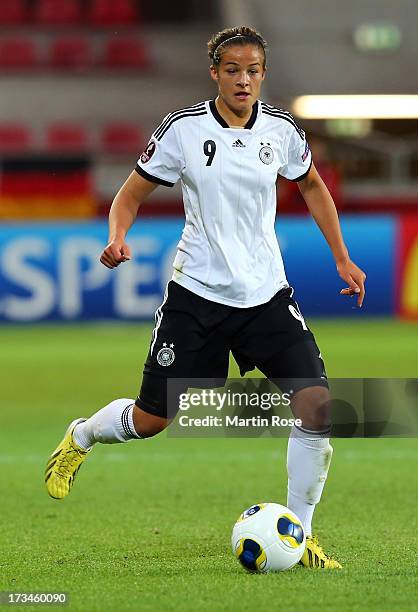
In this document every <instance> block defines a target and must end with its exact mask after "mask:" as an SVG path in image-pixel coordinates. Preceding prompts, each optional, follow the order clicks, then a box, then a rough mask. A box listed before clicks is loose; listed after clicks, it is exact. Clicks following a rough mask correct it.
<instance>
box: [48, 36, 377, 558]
mask: <svg viewBox="0 0 418 612" xmlns="http://www.w3.org/2000/svg"><path fill="white" fill-rule="evenodd" d="M208 49H209V57H210V60H211V66H210V75H211V77H212V79H213V80H214V81H215V82H216V84H217V86H218V95H217V97H216V99H215V100H212V101H206V102H201V103H199V104H195V105H194V106H191V107H188V108H183V109H181V110H178V111H175V112H173V113H171V114H169V115H167V116H166V117H165V119H164V120H163V122H162V123H161V124H160V125H159V126H158V127H157V129H156V130H155V132H154V133H153V135H152V137H151V140H150V142H149V144H148V146H147V148H146V150H145V151H144V153H143V154H142V155H141V157H140V159H139V160H138V163H137V167H136V170H135V171H134V172H132V174H131V175H130V176H129V178H128V179H127V181H126V182H125V183H124V185H123V186H122V187H121V189H120V190H119V192H118V194H117V195H116V197H115V199H114V201H113V204H112V207H111V211H110V214H109V244H108V245H107V246H106V248H105V249H104V250H103V253H102V255H101V258H100V260H101V262H102V263H103V264H104V265H105V266H107V267H108V268H116V267H117V266H118V265H119V264H121V263H122V262H126V261H127V260H129V259H130V258H131V252H130V249H129V246H128V245H127V243H126V235H127V232H128V230H129V228H130V227H131V225H132V224H133V223H134V221H135V218H136V215H137V212H138V208H139V206H140V204H141V202H143V201H144V199H145V198H146V197H147V196H148V195H149V194H150V193H151V192H152V191H153V190H154V189H155V188H156V187H157V186H158V185H169V186H172V185H174V183H176V181H178V180H179V179H180V180H181V184H182V189H183V199H184V206H185V213H186V223H185V227H184V230H183V234H182V237H181V240H180V242H179V244H178V251H177V255H176V257H175V260H174V264H173V267H174V273H173V277H172V280H171V281H170V282H169V283H168V285H167V288H166V291H165V295H164V300H163V303H162V304H161V306H160V307H159V308H158V310H157V311H156V313H155V327H154V330H153V332H152V337H151V342H150V348H149V353H148V357H147V360H146V363H145V367H144V375H143V380H142V386H141V389H140V392H139V395H138V397H137V399H136V400H134V399H127V398H122V399H117V400H114V401H112V402H111V403H110V404H108V405H107V406H105V407H104V408H102V409H101V410H99V411H98V412H96V414H94V415H93V416H91V417H90V418H88V419H84V418H83V419H81V418H79V419H76V420H75V421H73V422H72V423H71V424H70V426H69V428H68V429H67V432H66V434H65V437H64V439H63V440H62V442H61V443H60V444H59V446H58V447H57V449H56V450H55V451H54V453H53V454H52V455H51V457H50V459H49V462H48V465H47V469H46V476H45V479H46V485H47V489H48V492H49V494H50V495H51V496H52V497H54V498H56V499H61V498H63V497H65V496H66V495H67V494H68V493H69V491H70V489H71V487H72V484H73V481H74V477H75V475H76V473H77V471H78V469H79V468H80V466H81V464H82V462H83V461H84V459H85V458H86V456H87V454H88V453H89V452H90V450H91V449H92V447H93V445H94V444H95V443H96V442H101V443H104V444H112V443H115V442H126V441H127V440H130V439H141V438H146V437H150V436H154V435H156V434H158V433H159V432H161V431H162V430H163V429H165V428H166V427H167V425H168V424H169V422H170V420H171V418H172V417H173V416H174V415H173V414H171V413H168V412H167V380H168V379H169V378H171V379H173V378H179V379H180V378H182V379H185V378H187V379H189V380H192V379H193V378H209V379H216V380H223V381H224V380H225V379H226V378H227V374H228V357H229V352H230V351H232V352H233V354H234V357H235V359H236V360H237V362H238V364H239V366H240V370H241V374H243V373H245V371H248V370H250V369H253V368H254V367H258V368H259V369H260V370H261V371H262V372H263V373H264V374H265V376H266V377H268V378H269V379H271V380H276V379H282V381H281V386H282V390H283V387H284V388H285V389H292V390H293V395H292V398H293V399H292V410H293V413H294V415H295V417H297V418H298V419H301V421H302V425H301V426H300V427H293V429H292V431H291V435H290V438H289V445H288V453H287V467H288V476H289V481H288V500H287V505H288V506H289V508H290V509H291V510H293V511H294V512H295V513H296V514H297V515H298V516H299V517H300V519H301V520H302V522H303V525H304V527H305V531H306V534H307V536H308V537H307V547H306V551H305V553H304V555H303V557H302V564H303V565H305V566H306V567H320V568H339V567H341V566H340V564H339V563H338V562H337V561H335V560H333V559H331V558H330V557H328V556H327V555H326V554H325V553H324V551H323V549H322V547H321V546H320V545H319V543H318V540H317V538H316V537H314V536H312V528H311V522H312V516H313V512H314V509H315V505H316V504H317V503H318V502H319V500H320V497H321V493H322V490H323V488H324V484H325V480H326V477H327V473H328V468H329V464H330V461H331V455H332V447H331V445H330V442H329V435H330V414H329V391H328V384H327V379H326V374H325V370H324V364H323V361H322V358H321V354H320V352H319V349H318V347H317V345H316V343H315V340H314V336H313V334H312V332H311V331H310V330H309V328H308V326H307V325H306V323H305V320H304V318H303V316H302V314H301V312H300V310H299V307H298V305H297V303H296V302H295V301H294V299H293V289H292V288H291V287H290V286H289V284H288V282H287V279H286V276H285V272H284V268H283V262H282V258H281V254H280V249H279V245H278V242H277V239H276V234H275V229H274V221H275V214H276V180H277V175H278V174H280V175H281V176H283V177H285V178H287V179H289V180H291V181H297V182H298V186H299V189H300V191H301V193H302V195H303V197H304V199H305V201H306V204H307V206H308V208H309V211H310V213H311V214H312V216H313V218H314V219H315V221H316V223H317V224H318V226H319V227H320V229H321V231H322V232H323V234H324V236H325V238H326V240H327V242H328V244H329V246H330V249H331V251H332V253H333V256H334V258H335V262H336V267H337V271H338V273H339V275H340V277H341V278H342V279H343V280H344V281H345V282H346V283H347V284H348V287H347V288H345V289H342V291H341V293H342V294H344V295H354V294H358V299H357V303H358V306H361V305H362V302H363V298H364V293H365V290H364V281H365V278H366V277H365V274H364V273H363V272H362V270H360V268H358V267H357V266H356V265H355V264H354V263H353V262H352V261H351V259H350V257H349V254H348V251H347V248H346V246H345V244H344V241H343V238H342V235H341V230H340V225H339V221H338V216H337V213H336V210H335V206H334V203H333V200H332V198H331V196H330V194H329V192H328V190H327V188H326V186H325V185H324V183H323V181H322V180H321V178H320V176H319V175H318V172H317V171H316V169H315V166H314V165H313V163H312V159H311V152H310V150H309V146H308V143H307V141H306V138H305V133H304V132H303V130H302V129H300V128H299V127H298V126H297V124H296V123H295V121H294V119H293V117H292V115H291V114H290V113H288V112H287V111H284V110H281V109H277V108H275V107H273V106H271V105H269V104H265V103H264V102H262V101H261V100H259V95H260V89H261V85H262V82H263V80H264V78H265V75H266V42H265V41H264V39H263V38H262V37H261V35H260V34H259V33H257V32H256V31H255V30H253V29H251V28H249V27H236V28H230V29H227V30H223V31H222V32H218V33H217V34H215V35H214V36H213V37H212V38H211V40H210V41H209V43H208ZM190 386H193V385H192V384H191V385H190Z"/></svg>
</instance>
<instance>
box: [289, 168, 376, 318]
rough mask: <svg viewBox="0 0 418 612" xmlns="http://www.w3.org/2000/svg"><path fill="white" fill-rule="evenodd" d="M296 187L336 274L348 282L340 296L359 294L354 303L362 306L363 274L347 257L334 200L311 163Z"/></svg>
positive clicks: (363, 291)
mask: <svg viewBox="0 0 418 612" xmlns="http://www.w3.org/2000/svg"><path fill="white" fill-rule="evenodd" d="M298 187H299V190H300V192H301V194H302V196H303V198H304V200H305V202H306V205H307V207H308V209H309V212H310V213H311V215H312V217H313V218H314V219H315V222H316V224H317V225H318V227H319V228H320V230H321V232H322V233H323V234H324V236H325V239H326V241H327V242H328V244H329V247H330V249H331V251H332V254H333V255H334V259H335V263H336V266H337V271H338V274H339V275H340V276H341V278H342V279H343V280H344V281H345V282H346V283H347V284H348V287H346V288H345V289H342V290H341V291H340V293H341V294H342V295H354V294H358V298H357V304H358V306H360V307H361V305H362V304H363V300H364V295H365V287H364V283H365V280H366V275H365V273H364V272H363V270H361V269H360V268H359V267H358V266H356V264H355V263H354V262H353V261H351V259H350V256H349V253H348V249H347V247H346V245H345V244H344V239H343V236H342V233H341V226H340V221H339V219H338V213H337V209H336V208H335V204H334V200H333V199H332V196H331V194H330V192H329V191H328V188H327V186H326V185H325V183H324V181H323V180H322V179H321V177H320V176H319V174H318V171H317V169H316V168H315V166H314V165H313V164H312V166H311V169H310V170H309V172H308V174H307V175H306V177H305V178H304V179H302V180H301V181H299V182H298Z"/></svg>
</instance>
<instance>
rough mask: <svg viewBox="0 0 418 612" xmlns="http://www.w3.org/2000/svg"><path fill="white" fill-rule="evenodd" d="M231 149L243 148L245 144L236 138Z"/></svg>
mask: <svg viewBox="0 0 418 612" xmlns="http://www.w3.org/2000/svg"><path fill="white" fill-rule="evenodd" d="M232 146H233V147H245V144H244V143H243V142H242V141H241V140H240V139H239V138H238V140H236V141H235V142H233V143H232Z"/></svg>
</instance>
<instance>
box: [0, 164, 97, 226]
mask: <svg viewBox="0 0 418 612" xmlns="http://www.w3.org/2000/svg"><path fill="white" fill-rule="evenodd" d="M96 212H97V197H96V195H95V193H94V186H93V178H92V173H91V159H90V158H86V157H85V156H83V157H65V158H63V157H56V156H50V155H36V156H30V157H28V156H25V157H22V156H20V157H14V158H12V157H9V158H6V159H3V160H2V162H1V175H0V219H3V220H6V219H10V220H11V219H80V218H89V217H94V216H95V215H96Z"/></svg>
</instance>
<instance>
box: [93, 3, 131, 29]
mask: <svg viewBox="0 0 418 612" xmlns="http://www.w3.org/2000/svg"><path fill="white" fill-rule="evenodd" d="M138 17H139V16H138V11H137V6H136V2H135V1H134V0H92V1H91V5H90V12H89V23H90V24H91V25H93V26H99V27H102V26H105V27H107V26H114V25H133V24H135V23H137V22H138Z"/></svg>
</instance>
